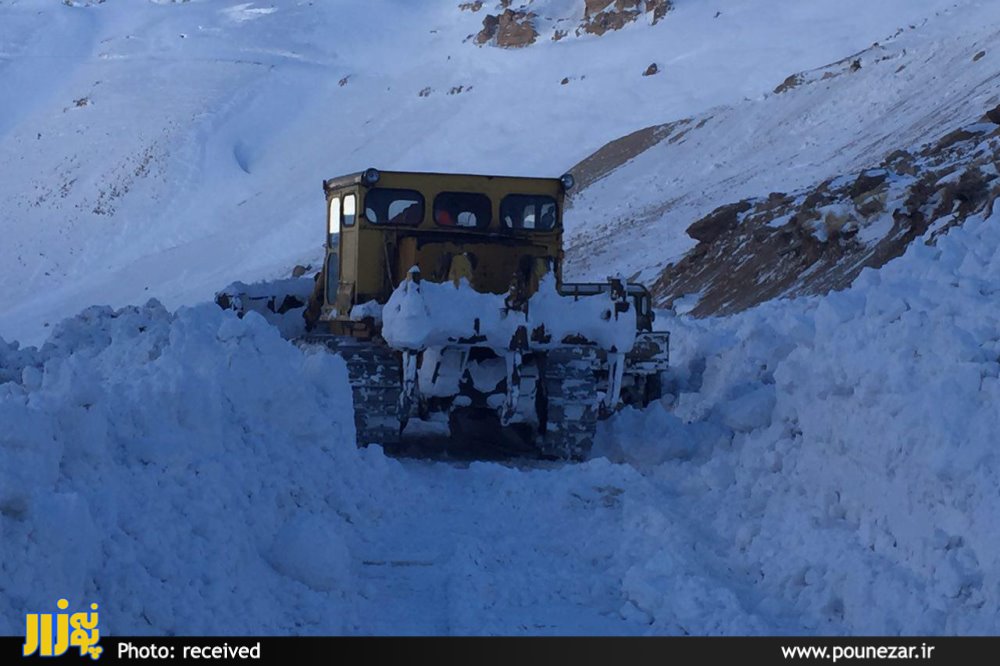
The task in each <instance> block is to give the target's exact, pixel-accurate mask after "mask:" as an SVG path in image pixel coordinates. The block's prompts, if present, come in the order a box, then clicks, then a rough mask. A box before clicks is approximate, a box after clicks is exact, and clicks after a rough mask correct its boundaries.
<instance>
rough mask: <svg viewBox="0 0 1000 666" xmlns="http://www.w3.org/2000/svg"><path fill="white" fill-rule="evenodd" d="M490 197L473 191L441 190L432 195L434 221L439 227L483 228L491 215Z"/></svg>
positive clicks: (488, 222)
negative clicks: (439, 192) (437, 193)
mask: <svg viewBox="0 0 1000 666" xmlns="http://www.w3.org/2000/svg"><path fill="white" fill-rule="evenodd" d="M491 208H492V205H491V204H490V198H489V197H488V196H486V195H485V194H477V193H473V192H442V193H441V194H439V195H437V196H436V197H434V222H435V223H437V225H438V226H439V227H465V228H473V229H483V228H485V227H488V226H489V224H490V218H491V217H492V214H491V211H490V209H491Z"/></svg>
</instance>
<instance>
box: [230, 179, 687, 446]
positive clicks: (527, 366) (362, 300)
mask: <svg viewBox="0 0 1000 666" xmlns="http://www.w3.org/2000/svg"><path fill="white" fill-rule="evenodd" d="M573 184H574V182H573V177H572V175H571V174H565V175H563V176H562V177H560V178H528V177H511V176H486V175H470V174H441V173H423V172H404V171H379V170H377V169H374V168H369V169H366V170H364V171H360V172H357V173H352V174H348V175H344V176H340V177H337V178H332V179H329V180H325V181H323V191H324V194H325V197H326V223H325V234H324V248H325V253H324V254H325V259H324V262H323V266H322V269H321V270H320V271H319V272H318V273H317V274H316V275H315V276H314V280H313V284H312V291H311V294H309V295H308V297H306V296H305V295H304V294H303V293H302V288H301V286H300V287H298V293H277V292H275V291H274V290H272V292H271V293H268V290H267V289H266V288H257V289H256V290H253V289H248V288H246V285H241V284H239V283H237V286H236V287H232V288H229V289H227V290H224V291H223V292H220V293H219V294H217V302H219V304H220V305H222V306H223V307H228V308H231V309H235V310H237V311H238V312H239V313H240V314H241V316H242V314H243V313H244V312H246V311H247V310H250V309H258V310H259V309H261V304H263V307H264V308H266V310H268V311H269V312H270V313H279V312H286V311H293V312H294V311H296V310H295V306H302V305H305V303H304V302H303V301H305V300H307V301H308V305H305V307H304V308H301V309H302V311H303V323H304V332H301V333H299V334H296V335H295V336H293V337H294V339H295V342H296V343H297V344H299V345H301V346H309V347H312V346H322V347H323V348H325V349H327V350H329V351H331V352H334V353H336V354H339V355H340V356H342V357H343V359H344V361H345V362H346V364H347V368H348V374H349V379H350V383H351V388H352V392H353V398H354V413H355V425H356V428H357V438H358V444H359V445H368V444H372V443H376V444H380V445H383V446H392V445H397V444H399V443H400V442H401V440H402V439H404V438H405V437H407V433H409V432H412V431H414V430H416V431H421V430H422V428H421V426H428V425H430V426H434V427H436V428H438V429H439V430H443V431H444V432H446V433H447V435H448V436H449V437H451V438H452V439H453V440H455V441H458V442H462V441H466V442H468V441H471V440H482V439H490V438H500V440H501V441H503V442H510V441H516V442H518V443H519V446H520V447H521V448H522V449H524V450H530V451H532V452H533V453H535V454H537V455H538V456H541V457H544V458H558V459H577V460H579V459H583V458H586V456H587V455H588V453H589V451H590V448H591V446H592V445H593V441H594V434H595V431H596V427H597V422H598V420H599V419H601V418H606V417H607V416H609V415H610V414H612V413H614V412H615V411H616V410H618V409H620V408H622V407H623V406H625V405H632V406H636V407H644V406H646V405H647V404H649V403H650V402H651V401H654V400H657V399H658V398H660V397H661V393H662V383H661V374H662V373H663V372H664V371H665V370H666V369H667V364H668V360H669V333H667V332H665V331H654V330H653V320H654V316H655V315H654V312H653V309H652V301H651V297H650V294H649V292H648V290H647V289H646V288H645V287H644V286H642V285H640V284H633V283H629V282H627V281H625V280H623V279H621V278H619V277H609V278H608V280H607V281H606V282H586V283H567V282H564V281H563V279H562V269H563V260H564V253H563V246H562V237H563V224H562V215H563V211H564V203H565V199H566V195H567V192H569V191H570V189H571V188H572V187H573ZM278 291H281V290H278ZM284 291H285V292H289V290H288V289H285V290H284ZM423 429H426V428H423ZM432 429H433V428H432Z"/></svg>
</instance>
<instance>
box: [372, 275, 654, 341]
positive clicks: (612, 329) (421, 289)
mask: <svg viewBox="0 0 1000 666" xmlns="http://www.w3.org/2000/svg"><path fill="white" fill-rule="evenodd" d="M505 298H506V297H505V296H504V295H501V294H489V293H482V292H478V291H476V290H475V289H473V288H472V286H470V285H469V283H468V281H467V280H465V279H464V278H463V279H462V280H461V281H460V283H459V284H455V283H453V282H442V283H435V282H428V281H426V280H424V281H420V282H417V281H415V280H412V279H410V280H406V281H404V282H403V283H402V284H400V286H399V287H397V288H396V290H395V291H394V292H393V293H392V296H390V297H389V300H388V302H387V303H386V304H385V307H384V308H383V310H382V318H383V326H382V335H383V336H384V337H385V339H386V342H388V343H389V345H390V346H392V347H395V348H397V349H413V350H419V349H426V348H427V347H440V346H446V345H448V344H449V343H455V342H459V341H462V340H466V341H469V340H480V339H481V342H477V343H476V344H483V345H484V346H487V347H492V348H493V349H495V350H497V351H505V350H508V349H510V348H511V339H512V338H513V336H514V333H515V332H516V331H517V329H518V328H519V327H521V326H524V327H526V328H527V331H528V332H529V334H531V335H534V332H535V331H539V330H544V332H545V334H546V336H547V337H548V338H549V339H548V341H539V340H536V339H535V338H534V337H532V342H531V346H532V347H548V346H557V345H559V344H562V343H563V341H565V340H567V339H572V338H575V337H582V338H584V339H586V340H588V341H589V342H591V343H592V344H596V345H598V346H599V347H602V348H604V349H614V350H616V351H619V352H623V353H624V352H628V351H630V350H631V349H632V345H633V343H634V342H635V331H636V316H635V309H634V308H632V307H630V308H629V309H628V310H626V311H625V312H616V310H615V305H616V303H615V301H614V300H613V299H612V298H611V297H610V294H609V293H604V294H597V295H593V296H583V297H580V298H574V297H572V296H564V295H562V294H560V293H559V292H558V291H557V290H556V282H555V276H553V275H552V274H548V275H546V276H544V277H543V278H542V279H541V281H540V282H539V287H538V291H537V292H536V293H535V294H534V295H532V296H531V298H530V299H528V302H527V306H526V308H525V310H526V312H521V311H518V310H510V309H508V308H507V306H506V304H505Z"/></svg>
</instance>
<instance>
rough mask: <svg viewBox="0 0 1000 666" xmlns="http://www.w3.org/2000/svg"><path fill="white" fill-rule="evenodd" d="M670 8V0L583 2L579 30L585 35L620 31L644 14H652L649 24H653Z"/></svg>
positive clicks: (601, 0)
mask: <svg viewBox="0 0 1000 666" xmlns="http://www.w3.org/2000/svg"><path fill="white" fill-rule="evenodd" d="M671 7H672V3H671V0H584V11H583V23H582V24H581V25H580V28H581V29H582V30H583V32H585V33H589V34H592V35H603V34H604V33H605V32H607V31H608V30H621V29H622V28H623V27H625V26H626V25H627V24H629V23H631V22H633V21H635V20H636V19H637V18H639V16H640V15H642V14H644V13H647V14H652V17H651V21H650V22H651V23H653V24H655V23H657V22H658V21H659V20H660V19H661V18H663V17H664V16H666V14H667V12H668V11H669V10H670V8H671Z"/></svg>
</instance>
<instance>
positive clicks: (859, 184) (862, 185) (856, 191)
mask: <svg viewBox="0 0 1000 666" xmlns="http://www.w3.org/2000/svg"><path fill="white" fill-rule="evenodd" d="M888 177H889V172H888V171H886V170H885V169H868V170H867V171H862V172H861V173H860V174H858V177H857V179H856V180H855V181H854V184H853V185H851V190H850V196H851V198H852V199H857V198H858V197H861V196H863V195H865V194H868V193H869V192H871V191H873V190H875V189H876V188H877V187H879V186H880V185H881V184H882V183H884V182H885V179H886V178H888Z"/></svg>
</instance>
